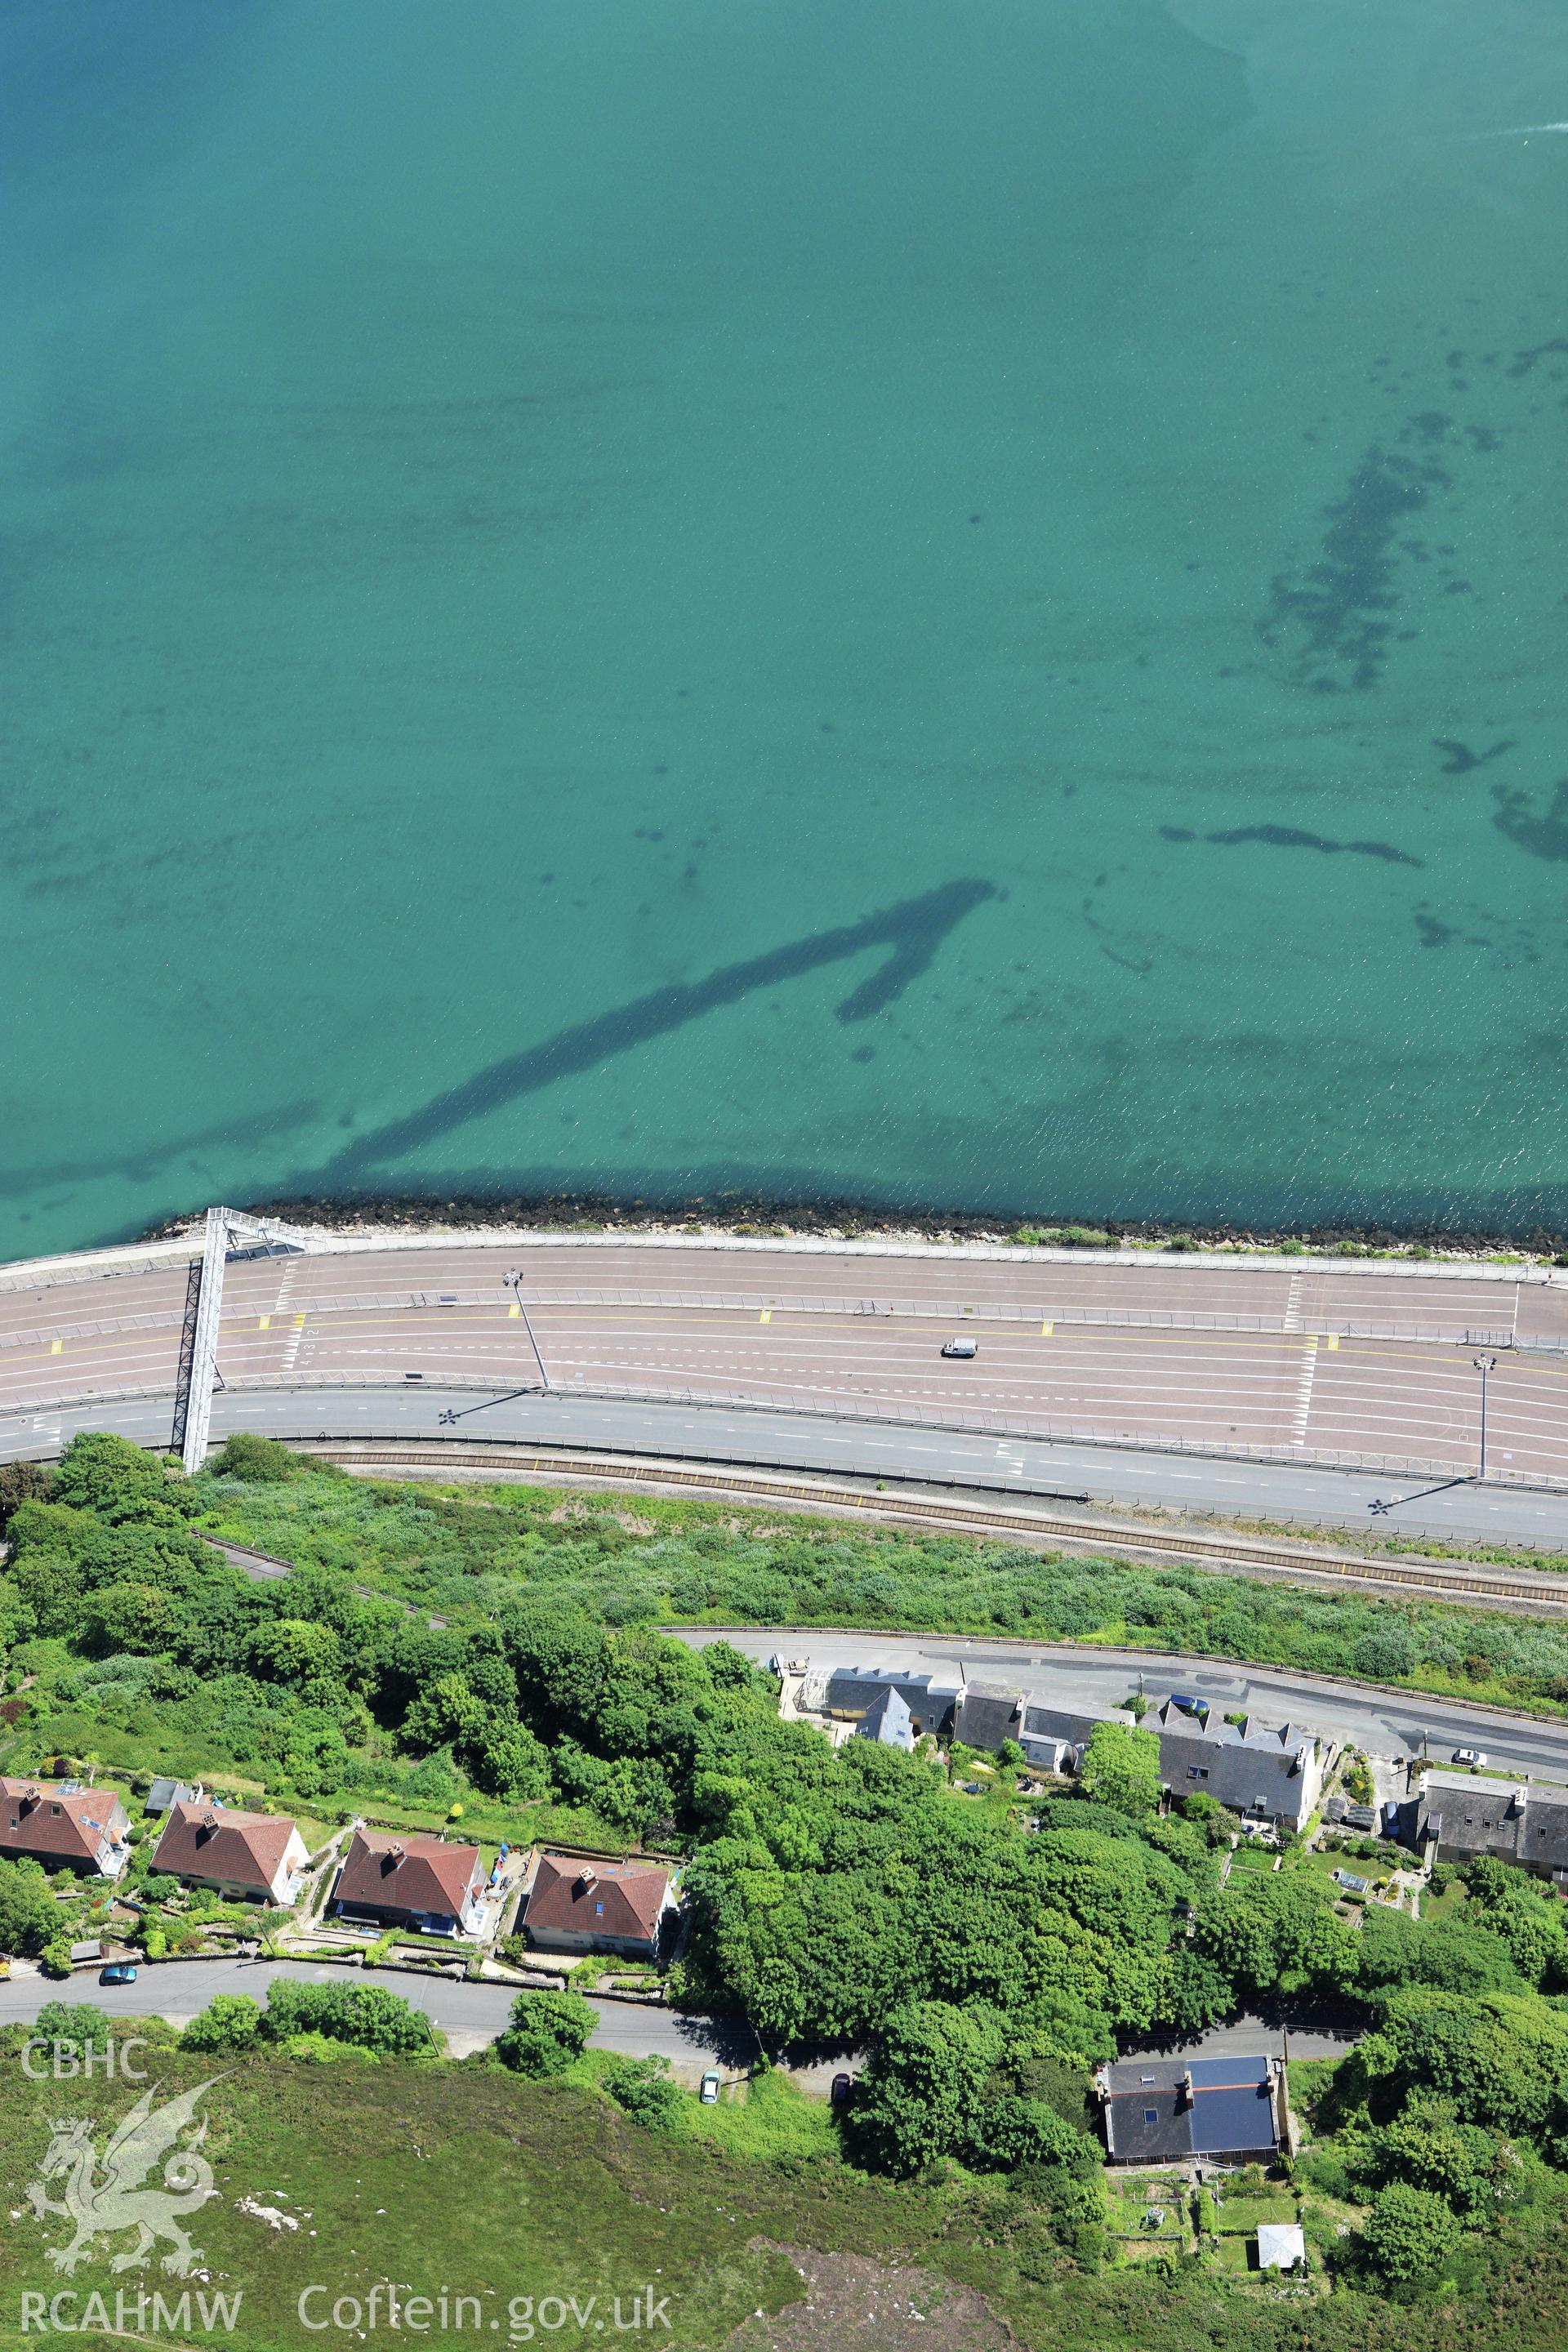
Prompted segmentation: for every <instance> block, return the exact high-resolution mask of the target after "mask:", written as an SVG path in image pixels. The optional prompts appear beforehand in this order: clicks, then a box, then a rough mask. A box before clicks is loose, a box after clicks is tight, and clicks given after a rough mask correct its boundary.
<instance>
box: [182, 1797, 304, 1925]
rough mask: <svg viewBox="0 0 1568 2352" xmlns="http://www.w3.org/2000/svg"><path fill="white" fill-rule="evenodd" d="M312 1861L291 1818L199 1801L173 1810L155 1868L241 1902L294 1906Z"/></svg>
mask: <svg viewBox="0 0 1568 2352" xmlns="http://www.w3.org/2000/svg"><path fill="white" fill-rule="evenodd" d="M309 1860H310V1854H309V1853H308V1852H307V1850H306V1846H305V1841H304V1839H303V1838H302V1837H301V1836H300V1832H299V1831H298V1830H297V1829H296V1828H295V1826H294V1823H293V1822H291V1821H290V1820H289V1818H288V1816H287V1815H286V1814H282V1813H245V1812H241V1811H239V1809H238V1808H237V1806H234V1805H225V1804H221V1803H220V1802H219V1801H218V1800H217V1799H216V1797H198V1798H196V1799H195V1800H194V1801H192V1802H190V1803H185V1802H183V1801H182V1802H180V1803H177V1804H174V1805H171V1806H170V1808H169V1820H168V1826H167V1827H166V1828H165V1830H164V1832H163V1836H162V1837H161V1838H160V1839H159V1840H158V1851H157V1853H155V1854H154V1855H153V1869H154V1870H158V1871H166V1872H167V1873H168V1874H169V1875H170V1876H171V1877H173V1878H179V1879H183V1880H184V1883H185V1885H187V1886H209V1887H211V1888H212V1889H213V1891H214V1892H215V1893H216V1894H218V1895H229V1896H233V1897H237V1898H238V1899H239V1900H240V1901H242V1902H246V1903H292V1902H293V1900H294V1898H295V1896H296V1895H298V1893H299V1891H300V1872H301V1871H302V1870H303V1869H304V1867H305V1864H307V1863H308V1862H309Z"/></svg>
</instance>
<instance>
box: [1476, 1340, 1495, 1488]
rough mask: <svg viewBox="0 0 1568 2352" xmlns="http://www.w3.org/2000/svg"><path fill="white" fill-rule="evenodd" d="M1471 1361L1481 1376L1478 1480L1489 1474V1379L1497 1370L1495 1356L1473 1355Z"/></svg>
mask: <svg viewBox="0 0 1568 2352" xmlns="http://www.w3.org/2000/svg"><path fill="white" fill-rule="evenodd" d="M1470 1361H1471V1362H1472V1363H1473V1364H1474V1366H1475V1368H1476V1370H1477V1371H1478V1372H1479V1374H1480V1376H1481V1462H1480V1468H1479V1471H1478V1472H1477V1474H1476V1475H1477V1482H1478V1484H1479V1481H1480V1480H1481V1479H1482V1478H1484V1477H1485V1476H1486V1475H1487V1381H1489V1378H1490V1377H1491V1375H1492V1373H1493V1372H1495V1371H1496V1370H1497V1358H1496V1357H1495V1356H1472V1357H1471V1359H1470Z"/></svg>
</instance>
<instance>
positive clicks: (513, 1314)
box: [506, 1298, 522, 1323]
mask: <svg viewBox="0 0 1568 2352" xmlns="http://www.w3.org/2000/svg"><path fill="white" fill-rule="evenodd" d="M506 1312H507V1320H508V1322H511V1323H514V1322H515V1321H516V1320H517V1318H518V1317H519V1316H520V1315H521V1313H522V1309H521V1307H520V1306H519V1305H518V1303H517V1301H516V1299H515V1298H514V1299H513V1300H512V1302H511V1305H510V1307H508V1308H507V1310H506Z"/></svg>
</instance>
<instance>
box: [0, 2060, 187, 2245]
mask: <svg viewBox="0 0 1568 2352" xmlns="http://www.w3.org/2000/svg"><path fill="white" fill-rule="evenodd" d="M217 2079H218V2078H217V2077H216V2075H214V2076H213V2077H212V2080H211V2081H208V2082H205V2083H198V2084H196V2085H195V2089H194V2090H190V2091H182V2093H181V2094H180V2095H179V2097H178V2098H177V2099H169V2100H166V2101H165V2103H164V2104H163V2106H161V2107H155V2106H154V2105H153V2092H152V2091H143V2092H142V2096H141V2097H140V2098H139V2099H138V2100H137V2102H136V2105H134V2106H133V2107H132V2110H131V2112H130V2114H129V2115H128V2116H124V2117H123V2118H122V2120H121V2123H120V2124H119V2126H117V2127H116V2129H115V2131H114V2134H113V2137H111V2138H110V2142H109V2145H108V2147H106V2148H105V2149H104V2151H103V2169H102V2172H101V2174H100V2171H99V2157H98V2149H97V2147H96V2145H95V2142H94V2137H93V2128H92V2121H91V2118H90V2117H89V2116H68V2117H66V2118H64V2119H63V2120H60V2121H56V2122H53V2123H51V2124H50V2126H49V2129H50V2131H51V2132H52V2134H53V2135H54V2137H52V2138H51V2140H50V2141H49V2145H48V2150H47V2154H46V2155H45V2158H44V2161H43V2165H42V2167H41V2170H42V2173H43V2179H41V2180H35V2181H34V2182H33V2184H32V2186H31V2188H30V2189H28V2190H27V2202H28V2203H29V2205H31V2207H32V2209H33V2211H34V2213H35V2215H36V2216H37V2219H38V2221H43V2220H44V2219H45V2217H46V2216H47V2214H50V2213H58V2214H60V2215H61V2216H63V2218H64V2219H65V2220H66V2221H70V2222H71V2223H73V2224H74V2226H75V2230H76V2235H75V2236H74V2237H73V2238H72V2239H71V2240H70V2242H69V2243H68V2244H67V2245H63V2246H51V2247H50V2248H49V2249H48V2255H49V2260H50V2262H51V2263H53V2264H54V2266H55V2268H56V2270H58V2271H63V2272H64V2273H66V2275H67V2276H68V2277H69V2275H70V2273H72V2272H73V2271H74V2270H75V2269H76V2268H77V2266H78V2264H79V2263H84V2262H86V2260H87V2258H88V2256H89V2254H90V2253H91V2252H92V2250H93V2246H94V2244H95V2242H97V2240H99V2239H100V2238H110V2237H112V2236H114V2235H115V2233H116V2232H117V2231H121V2230H134V2231H136V2243H135V2244H134V2245H133V2246H131V2247H128V2248H127V2249H126V2251H125V2252H123V2253H120V2254H116V2255H115V2257H114V2259H113V2261H112V2262H111V2263H110V2269H111V2270H116V2271H125V2270H131V2269H132V2268H133V2267H134V2266H135V2265H136V2264H137V2263H145V2262H146V2260H147V2257H148V2255H149V2254H150V2253H151V2252H152V2251H153V2245H154V2244H155V2243H156V2242H157V2241H158V2240H159V2239H160V2238H167V2239H168V2241H169V2243H170V2245H171V2247H172V2248H173V2252H170V2253H167V2254H165V2255H164V2256H163V2269H164V2270H166V2271H173V2273H174V2276H175V2277H176V2278H188V2277H189V2275H190V2273H191V2271H192V2269H193V2268H194V2267H195V2264H196V2263H199V2262H200V2261H201V2260H202V2250H201V2248H200V2247H199V2246H195V2245H193V2244H192V2243H191V2241H190V2237H189V2235H188V2234H187V2232H186V2231H185V2230H184V2228H183V2227H182V2225H181V2216H182V2215H183V2214H185V2213H194V2212H195V2211H196V2210H197V2209H198V2207H200V2206H203V2205H205V2203H206V2201H207V2199H208V2198H209V2197H216V2195H217V2193H218V2192H217V2190H216V2189H215V2188H214V2187H213V2168H212V2166H211V2165H210V2164H209V2163H208V2162H207V2160H206V2158H205V2156H198V2155H197V2154H196V2152H195V2151H196V2149H197V2148H199V2147H200V2146H201V2144H202V2142H203V2140H204V2139H205V2137H206V2136H207V2127H206V2123H205V2118H204V2119H203V2120H202V2121H201V2122H200V2124H199V2125H198V2126H197V2128H196V2130H195V2132H194V2133H193V2135H192V2137H191V2138H190V2139H189V2140H188V2141H187V2142H186V2144H185V2146H184V2147H183V2148H176V2149H175V2150H174V2154H173V2155H172V2156H171V2157H170V2158H169V2160H168V2162H167V2163H166V2164H165V2165H164V2167H163V2188H162V2189H145V2188H143V2187H142V2182H143V2181H144V2180H145V2179H146V2177H147V2175H148V2173H149V2172H151V2170H152V2169H153V2166H154V2165H155V2164H156V2163H157V2161H158V2158H160V2157H161V2156H162V2155H163V2151H164V2150H165V2148H169V2147H174V2142H175V2140H177V2139H178V2137H179V2136H180V2134H181V2133H182V2132H183V2131H184V2130H185V2129H186V2127H187V2126H189V2125H191V2124H194V2123H196V2114H195V2106H196V2101H197V2100H198V2099H199V2098H200V2097H201V2095H202V2094H203V2092H204V2091H210V2090H211V2088H212V2085H213V2082H216V2080H217ZM62 2176H63V2177H64V2180H65V2189H64V2193H63V2195H62V2196H61V2197H59V2198H53V2197H51V2196H50V2195H49V2193H48V2190H47V2187H46V2185H45V2184H46V2183H47V2182H48V2181H50V2180H54V2179H60V2178H61V2177H62Z"/></svg>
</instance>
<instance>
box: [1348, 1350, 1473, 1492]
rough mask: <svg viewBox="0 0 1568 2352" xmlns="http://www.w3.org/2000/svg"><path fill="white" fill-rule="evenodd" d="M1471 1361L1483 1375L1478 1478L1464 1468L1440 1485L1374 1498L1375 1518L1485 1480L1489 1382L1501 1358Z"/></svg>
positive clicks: (1420, 1487)
mask: <svg viewBox="0 0 1568 2352" xmlns="http://www.w3.org/2000/svg"><path fill="white" fill-rule="evenodd" d="M1470 1361H1471V1363H1472V1364H1474V1366H1475V1368H1476V1370H1477V1371H1478V1372H1479V1374H1480V1376H1481V1458H1480V1462H1479V1466H1478V1468H1477V1471H1476V1475H1475V1477H1474V1479H1473V1480H1472V1478H1471V1476H1470V1474H1469V1472H1468V1470H1461V1471H1460V1473H1459V1475H1458V1477H1457V1478H1445V1479H1444V1480H1443V1483H1442V1485H1441V1486H1419V1487H1417V1489H1416V1491H1415V1494H1414V1495H1395V1496H1392V1497H1391V1498H1390V1499H1389V1500H1387V1501H1386V1502H1385V1501H1384V1498H1383V1497H1382V1496H1378V1497H1377V1499H1376V1500H1375V1501H1374V1502H1371V1503H1369V1504H1368V1505H1367V1509H1368V1510H1369V1511H1370V1512H1371V1513H1372V1515H1373V1518H1374V1519H1376V1518H1386V1517H1387V1516H1388V1514H1389V1512H1390V1511H1396V1510H1398V1508H1399V1507H1400V1505H1401V1504H1402V1503H1423V1502H1425V1501H1426V1497H1427V1496H1428V1495H1446V1494H1447V1491H1448V1489H1449V1487H1450V1486H1471V1485H1474V1486H1480V1485H1481V1484H1482V1482H1483V1481H1484V1480H1485V1477H1486V1475H1487V1382H1488V1381H1489V1379H1490V1378H1491V1376H1492V1374H1493V1373H1494V1372H1495V1371H1496V1370H1497V1358H1496V1357H1495V1356H1472V1357H1471V1358H1470Z"/></svg>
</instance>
